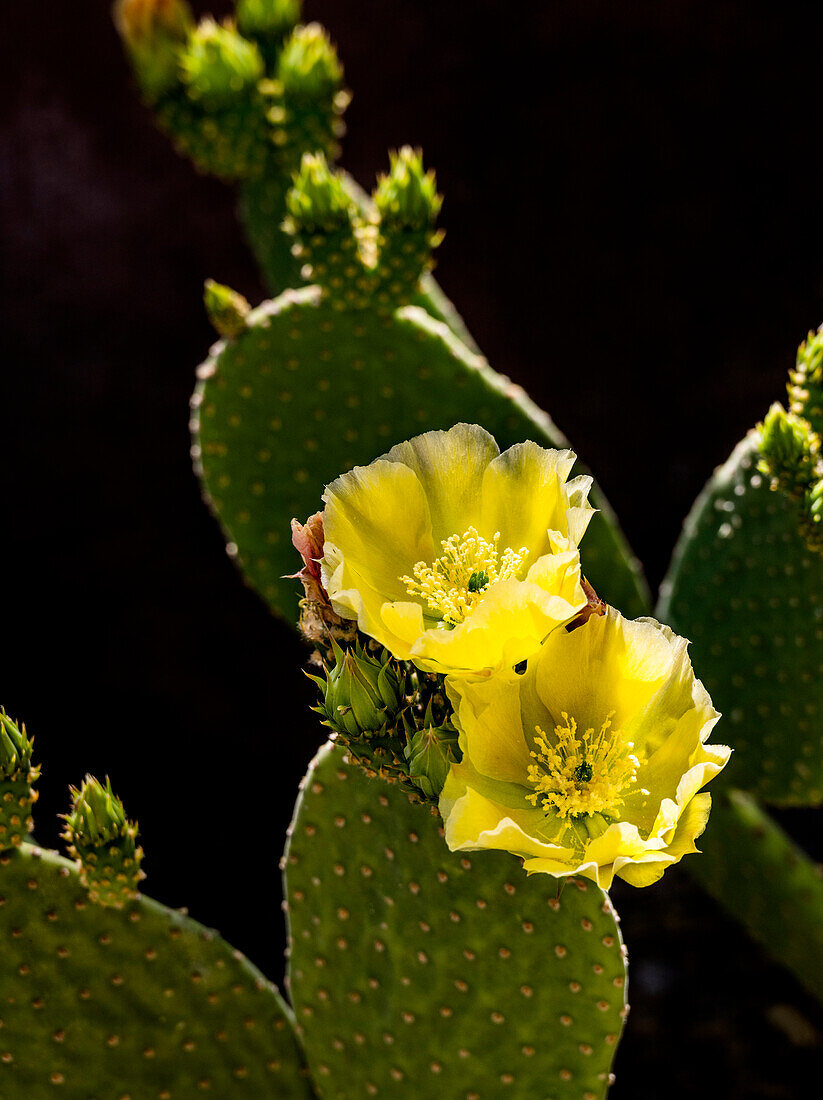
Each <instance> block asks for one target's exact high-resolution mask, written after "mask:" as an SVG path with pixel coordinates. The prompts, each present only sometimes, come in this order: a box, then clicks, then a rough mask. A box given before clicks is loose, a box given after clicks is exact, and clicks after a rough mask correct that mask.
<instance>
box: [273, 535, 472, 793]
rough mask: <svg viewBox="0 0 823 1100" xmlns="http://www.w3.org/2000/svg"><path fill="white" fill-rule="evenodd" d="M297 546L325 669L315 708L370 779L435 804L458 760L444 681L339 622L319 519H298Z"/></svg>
mask: <svg viewBox="0 0 823 1100" xmlns="http://www.w3.org/2000/svg"><path fill="white" fill-rule="evenodd" d="M292 541H293V543H294V546H295V548H296V549H297V551H298V552H299V554H300V556H301V557H302V559H303V568H302V569H301V570H300V572H299V573H296V574H294V577H295V578H299V579H300V580H301V581H302V583H303V588H304V592H305V595H304V598H303V600H302V602H301V618H300V627H301V631H302V633H303V635H304V637H305V638H306V640H307V641H309V642H310V643H311V644H312V645H313V646H314V647H316V648H315V654H314V661H315V663H317V662H320V663H321V664H322V675H317V674H316V673H312V672H309V673H307V675H308V676H309V678H310V679H311V680H313V681H314V683H315V684H317V686H318V688H319V690H320V702H319V704H318V705H317V706H316V707H314V708H313V709H314V710H315V712H316V713H317V714H319V715H320V716H321V719H322V721H323V725H325V726H326V727H328V728H329V729H330V730H331V731H332V733H333V734H334V737H335V740H336V741H337V742H338V743H339V744H340V745H342V746H344V747H345V749H346V751H347V753H348V754H349V756H350V758H351V759H352V760H353V761H354V762H355V763H357V764H359V765H360V766H361V767H362V768H363V769H364V770H365V772H366V774H367V775H369V776H371V777H373V778H381V779H385V780H386V781H388V782H390V783H399V784H400V785H401V786H402V787H403V788H404V790H406V792H407V793H408V794H409V795H410V796H411V797H413V798H416V799H420V797H421V795H422V796H423V797H424V798H425V799H426V800H428V801H430V802H433V803H435V804H436V802H437V799H438V797H439V795H440V791H441V790H442V788H443V784H444V782H445V780H446V775H447V774H448V770H449V765H450V763H452V762H455V761H457V760H458V759H459V749H458V747H457V733H456V731H455V730H454V728H453V727H452V726H451V724H450V723H449V719H448V715H449V714H450V712H451V708H450V706H449V704H448V702H447V700H446V696H445V692H444V690H443V677H442V676H436V675H426V674H424V673H421V672H420V671H419V670H418V669H416V668H415V667H414V666H413V665H411V664H410V663H408V662H405V661H398V660H395V658H393V657H392V655H391V654H390V653H389V652H388V650H386V649H384V648H383V647H382V646H380V645H378V644H377V643H375V642H373V641H371V640H370V639H367V638H364V637H363V636H362V635H360V634H358V632H357V631H356V628H355V624H353V623H352V622H351V620H346V619H342V618H340V616H338V615H337V613H336V612H335V610H334V608H333V607H332V604H331V600H330V599H329V595H328V593H327V591H326V589H325V588H324V587H323V581H322V577H321V573H320V560H321V559H322V557H323V519H322V515H321V514H320V513H318V514H316V515H314V516H311V517H310V518H309V519H308V520H307V521H306V523H305V524H303V523H300V522H298V521H297V520H292Z"/></svg>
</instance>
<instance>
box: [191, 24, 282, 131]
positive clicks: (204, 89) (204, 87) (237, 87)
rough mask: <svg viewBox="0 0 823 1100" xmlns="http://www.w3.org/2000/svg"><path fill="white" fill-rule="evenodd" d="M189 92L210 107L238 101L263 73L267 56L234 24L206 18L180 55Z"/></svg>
mask: <svg viewBox="0 0 823 1100" xmlns="http://www.w3.org/2000/svg"><path fill="white" fill-rule="evenodd" d="M180 64H181V68H182V75H183V80H184V82H185V84H186V85H187V87H188V93H189V96H190V97H191V98H192V99H193V100H195V101H196V102H199V103H202V104H203V106H204V107H205V108H206V109H207V110H213V109H215V108H219V107H224V106H226V105H228V104H230V103H232V102H235V101H236V100H237V99H238V97H240V96H242V94H243V92H244V91H246V89H248V88H249V87H251V86H253V85H255V84H257V82H258V81H259V80H260V79H261V77H262V76H263V58H262V57H261V56H260V51H259V50H258V48H257V46H255V44H254V43H253V42H249V41H247V40H246V39H245V38H243V36H242V35H241V34H238V33H237V31H236V30H235V28H234V27H233V26H232V25H231V24H222V23H215V21H214V20H213V19H204V20H203V22H202V23H200V25H199V26H198V27H197V29H196V30H195V31H194V33H193V34H192V35H191V36H190V38H189V41H188V44H187V46H186V49H185V51H184V53H183V55H182V57H181V59H180Z"/></svg>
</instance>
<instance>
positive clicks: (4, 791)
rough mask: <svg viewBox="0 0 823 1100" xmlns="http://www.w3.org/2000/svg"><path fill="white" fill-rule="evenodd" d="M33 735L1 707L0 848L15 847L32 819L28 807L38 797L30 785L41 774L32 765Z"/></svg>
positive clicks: (22, 837) (28, 830)
mask: <svg viewBox="0 0 823 1100" xmlns="http://www.w3.org/2000/svg"><path fill="white" fill-rule="evenodd" d="M33 747H34V741H33V739H32V738H30V737H27V736H26V727H25V726H23V725H20V726H18V725H17V724H16V723H15V722H13V721H12V720H11V718H9V716H8V715H7V714H6V712H5V711H4V710H2V708H0V851H2V850H4V849H6V848H18V847H19V846H20V845H21V844H22V843H23V840H24V839H25V837H26V836H27V834H28V833H30V832H31V831H32V828H33V827H34V822H33V821H32V818H31V807H32V804H33V803H34V802H36V800H37V792H36V791H33V790H32V784H33V783H35V782H36V781H37V777H38V776H39V775H40V768H39V767H32V765H31V755H32V749H33Z"/></svg>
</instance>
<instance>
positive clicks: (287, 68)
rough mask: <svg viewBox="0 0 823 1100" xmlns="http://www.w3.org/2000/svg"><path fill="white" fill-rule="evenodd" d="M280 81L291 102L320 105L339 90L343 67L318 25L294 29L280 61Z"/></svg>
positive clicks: (311, 24) (278, 72)
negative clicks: (298, 101)
mask: <svg viewBox="0 0 823 1100" xmlns="http://www.w3.org/2000/svg"><path fill="white" fill-rule="evenodd" d="M277 79H278V80H279V81H280V82H281V84H282V85H283V87H284V89H285V94H286V97H287V99H289V100H302V101H307V102H310V103H317V102H320V101H321V100H323V99H330V98H332V97H333V96H334V95H335V93H336V92H338V91H339V90H340V87H341V85H342V83H343V66H342V65H341V64H340V59H339V58H338V56H337V50H336V49H335V47H334V46H333V45H332V43H331V42H330V41H329V37H328V35H327V34H326V32H325V30H324V29H323V27H321V26H320V24H319V23H309V24H308V25H307V26H305V27H295V29H294V31H293V32H292V34H291V35H290V36H289V38H288V39H287V40H286V42H285V44H284V46H283V50H282V53H281V54H280V57H279V59H278V63H277Z"/></svg>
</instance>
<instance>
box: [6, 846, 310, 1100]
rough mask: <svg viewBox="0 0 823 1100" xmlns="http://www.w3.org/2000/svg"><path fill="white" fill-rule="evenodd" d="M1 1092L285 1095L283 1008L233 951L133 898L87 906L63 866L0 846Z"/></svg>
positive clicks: (300, 1092) (185, 1098) (292, 1066)
mask: <svg viewBox="0 0 823 1100" xmlns="http://www.w3.org/2000/svg"><path fill="white" fill-rule="evenodd" d="M0 937H1V938H2V942H3V970H2V979H1V980H0V1025H2V1026H0V1097H3V1100H24V1098H25V1100H46V1098H49V1100H51V1098H53V1097H55V1096H62V1097H67V1098H72V1100H126V1098H129V1100H191V1097H194V1096H199V1095H201V1094H202V1095H203V1096H213V1097H215V1098H217V1097H220V1098H221V1100H222V1098H223V1097H226V1098H229V1097H238V1098H239V1097H244V1096H245V1097H249V1098H255V1100H259V1098H261V1097H264V1096H265V1097H271V1098H273V1100H281V1098H282V1100H292V1098H295V1100H299V1098H300V1097H305V1098H309V1097H311V1096H313V1095H314V1094H313V1092H312V1090H311V1088H310V1086H309V1084H308V1080H307V1078H306V1077H305V1076H304V1071H303V1070H302V1067H301V1056H300V1054H299V1052H298V1047H297V1043H296V1041H295V1037H294V1033H293V1030H292V1022H291V1019H290V1015H289V1012H288V1009H287V1008H286V1007H285V1005H284V1003H283V1001H282V1000H281V998H280V997H279V995H278V993H277V991H276V990H275V988H274V987H273V986H272V985H271V984H270V983H269V982H268V981H266V979H265V978H263V976H262V975H261V974H260V972H259V971H258V970H256V969H255V968H254V967H253V966H252V965H251V963H249V962H248V961H247V960H246V959H245V958H243V956H242V955H241V954H240V953H239V952H235V951H233V950H232V948H230V947H229V946H228V944H226V943H225V942H224V941H223V940H221V939H220V938H219V936H217V935H216V934H215V933H213V932H211V931H209V930H208V929H206V928H204V927H203V926H202V925H199V924H197V923H195V922H194V921H192V920H190V919H189V918H187V917H185V916H183V915H182V914H181V913H178V912H175V911H173V910H170V909H166V908H165V907H164V906H162V905H159V904H158V903H157V902H154V901H152V900H151V899H149V898H145V897H140V898H137V899H136V900H134V901H132V902H129V903H128V904H127V906H126V907H125V908H124V909H122V910H116V909H110V908H109V909H104V908H102V907H100V906H98V905H94V904H93V903H92V902H91V901H90V900H89V899H88V895H87V893H86V891H85V889H84V888H83V886H82V885H81V884H80V881H79V877H78V874H77V871H76V869H75V866H74V864H71V863H69V862H68V861H67V860H65V859H62V858H61V857H60V856H58V855H56V853H54V852H49V851H41V850H40V849H37V848H33V847H31V846H29V845H24V846H23V847H22V848H21V849H18V850H15V851H14V852H5V853H4V854H2V855H0Z"/></svg>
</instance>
